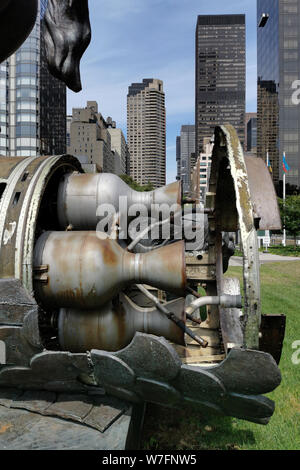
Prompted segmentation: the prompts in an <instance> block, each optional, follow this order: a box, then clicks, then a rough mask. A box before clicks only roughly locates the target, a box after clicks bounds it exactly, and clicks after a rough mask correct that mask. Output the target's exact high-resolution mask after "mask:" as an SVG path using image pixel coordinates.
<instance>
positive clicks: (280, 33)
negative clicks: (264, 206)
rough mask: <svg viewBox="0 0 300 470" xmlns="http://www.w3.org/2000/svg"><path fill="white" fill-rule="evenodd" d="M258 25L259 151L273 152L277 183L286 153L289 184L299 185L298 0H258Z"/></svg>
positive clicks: (299, 68) (299, 60) (299, 15)
mask: <svg viewBox="0 0 300 470" xmlns="http://www.w3.org/2000/svg"><path fill="white" fill-rule="evenodd" d="M257 24H258V28H257V40H258V43H257V51H258V62H257V66H258V70H257V74H258V103H257V114H258V115H257V128H258V130H257V154H258V156H259V157H261V158H264V159H266V156H267V153H268V154H269V158H270V161H271V165H272V169H273V179H274V183H275V184H276V185H277V186H278V183H279V181H280V180H282V176H283V170H282V155H283V152H286V156H287V160H288V163H289V166H290V167H291V171H289V172H288V174H287V182H288V183H289V184H290V185H292V186H300V156H299V151H300V148H299V144H300V142H299V138H300V104H297V102H293V99H292V97H293V93H294V92H295V91H296V89H295V88H294V87H298V88H299V85H297V80H299V79H300V47H299V46H300V0H257ZM298 96H299V94H298Z"/></svg>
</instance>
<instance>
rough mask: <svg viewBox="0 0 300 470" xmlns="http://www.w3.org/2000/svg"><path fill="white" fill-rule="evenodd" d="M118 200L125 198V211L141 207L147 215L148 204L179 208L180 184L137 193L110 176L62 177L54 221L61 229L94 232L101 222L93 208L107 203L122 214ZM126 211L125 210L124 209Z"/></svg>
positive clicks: (106, 174) (76, 174)
mask: <svg viewBox="0 0 300 470" xmlns="http://www.w3.org/2000/svg"><path fill="white" fill-rule="evenodd" d="M120 197H123V198H126V205H127V208H129V207H130V206H132V205H133V204H142V205H144V206H145V207H146V208H147V210H148V211H149V212H150V210H151V205H152V204H167V205H168V206H172V205H173V204H178V205H181V183H180V181H177V182H175V183H172V184H169V185H168V186H165V187H163V188H158V189H156V190H155V191H149V192H139V191H134V190H133V189H131V188H130V187H129V186H128V185H127V184H126V183H124V181H123V180H122V179H121V178H119V177H118V176H116V175H113V174H110V173H101V174H95V175H92V174H80V173H76V172H75V173H70V174H67V175H65V176H64V178H63V179H62V181H61V183H60V185H59V190H58V201H57V202H58V218H59V223H60V226H61V228H66V227H68V226H69V225H72V226H73V228H74V229H75V230H95V229H96V226H97V224H98V222H99V220H101V217H100V216H99V213H98V216H97V215H96V213H97V209H98V208H99V207H100V206H103V205H104V204H110V205H111V206H112V207H114V208H115V210H116V212H121V213H124V208H122V207H120ZM125 210H126V208H125Z"/></svg>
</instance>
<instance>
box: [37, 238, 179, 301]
mask: <svg viewBox="0 0 300 470" xmlns="http://www.w3.org/2000/svg"><path fill="white" fill-rule="evenodd" d="M99 235H100V234H99V233H96V232H46V233H44V234H43V235H42V236H41V237H40V238H39V240H38V242H37V244H36V247H35V251H34V272H35V276H34V288H35V294H36V297H37V298H38V299H39V300H40V301H41V302H42V303H43V304H44V305H45V306H51V307H59V308H62V307H65V308H67V307H68V308H76V309H81V308H87V309H96V308H98V307H100V306H102V305H104V304H105V303H106V302H108V301H109V300H111V299H112V298H113V297H115V296H116V295H117V294H118V293H119V292H121V291H122V290H123V289H124V288H125V287H126V286H128V285H130V284H131V283H136V282H138V283H145V284H148V285H152V286H154V287H157V288H159V289H162V290H166V291H169V292H173V293H175V294H179V295H181V294H183V293H184V290H185V284H186V274H185V254H184V242H183V241H179V242H177V243H174V244H172V245H168V246H166V247H164V248H160V249H158V250H154V251H152V252H150V253H146V254H136V255H135V254H132V253H128V252H127V251H125V250H123V249H122V248H121V247H120V246H119V244H118V243H117V242H116V241H114V240H111V239H109V238H107V236H106V235H105V234H102V236H103V239H100V238H99Z"/></svg>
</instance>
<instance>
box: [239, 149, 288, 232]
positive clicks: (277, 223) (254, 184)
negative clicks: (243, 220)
mask: <svg viewBox="0 0 300 470" xmlns="http://www.w3.org/2000/svg"><path fill="white" fill-rule="evenodd" d="M245 162H246V167H247V173H248V180H249V188H250V193H251V202H252V206H253V212H254V218H255V219H258V220H259V229H260V230H281V228H282V224H281V217H280V212H279V207H278V202H277V195H276V192H275V188H274V184H273V181H272V177H271V174H270V172H269V169H268V167H267V165H266V163H265V162H264V161H263V159H262V158H256V157H245Z"/></svg>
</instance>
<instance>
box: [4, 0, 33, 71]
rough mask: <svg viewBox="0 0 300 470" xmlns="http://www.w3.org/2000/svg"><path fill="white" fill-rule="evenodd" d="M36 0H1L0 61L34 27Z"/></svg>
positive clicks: (20, 42)
mask: <svg viewBox="0 0 300 470" xmlns="http://www.w3.org/2000/svg"><path fill="white" fill-rule="evenodd" d="M37 11H38V0H1V4H0V63H1V62H3V61H4V60H5V59H7V58H8V57H9V56H10V55H12V54H13V53H14V52H16V50H17V49H18V48H19V47H21V45H22V44H23V42H24V41H25V40H26V38H27V37H28V36H29V34H30V33H31V31H32V28H33V27H34V24H35V20H36V15H37Z"/></svg>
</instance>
